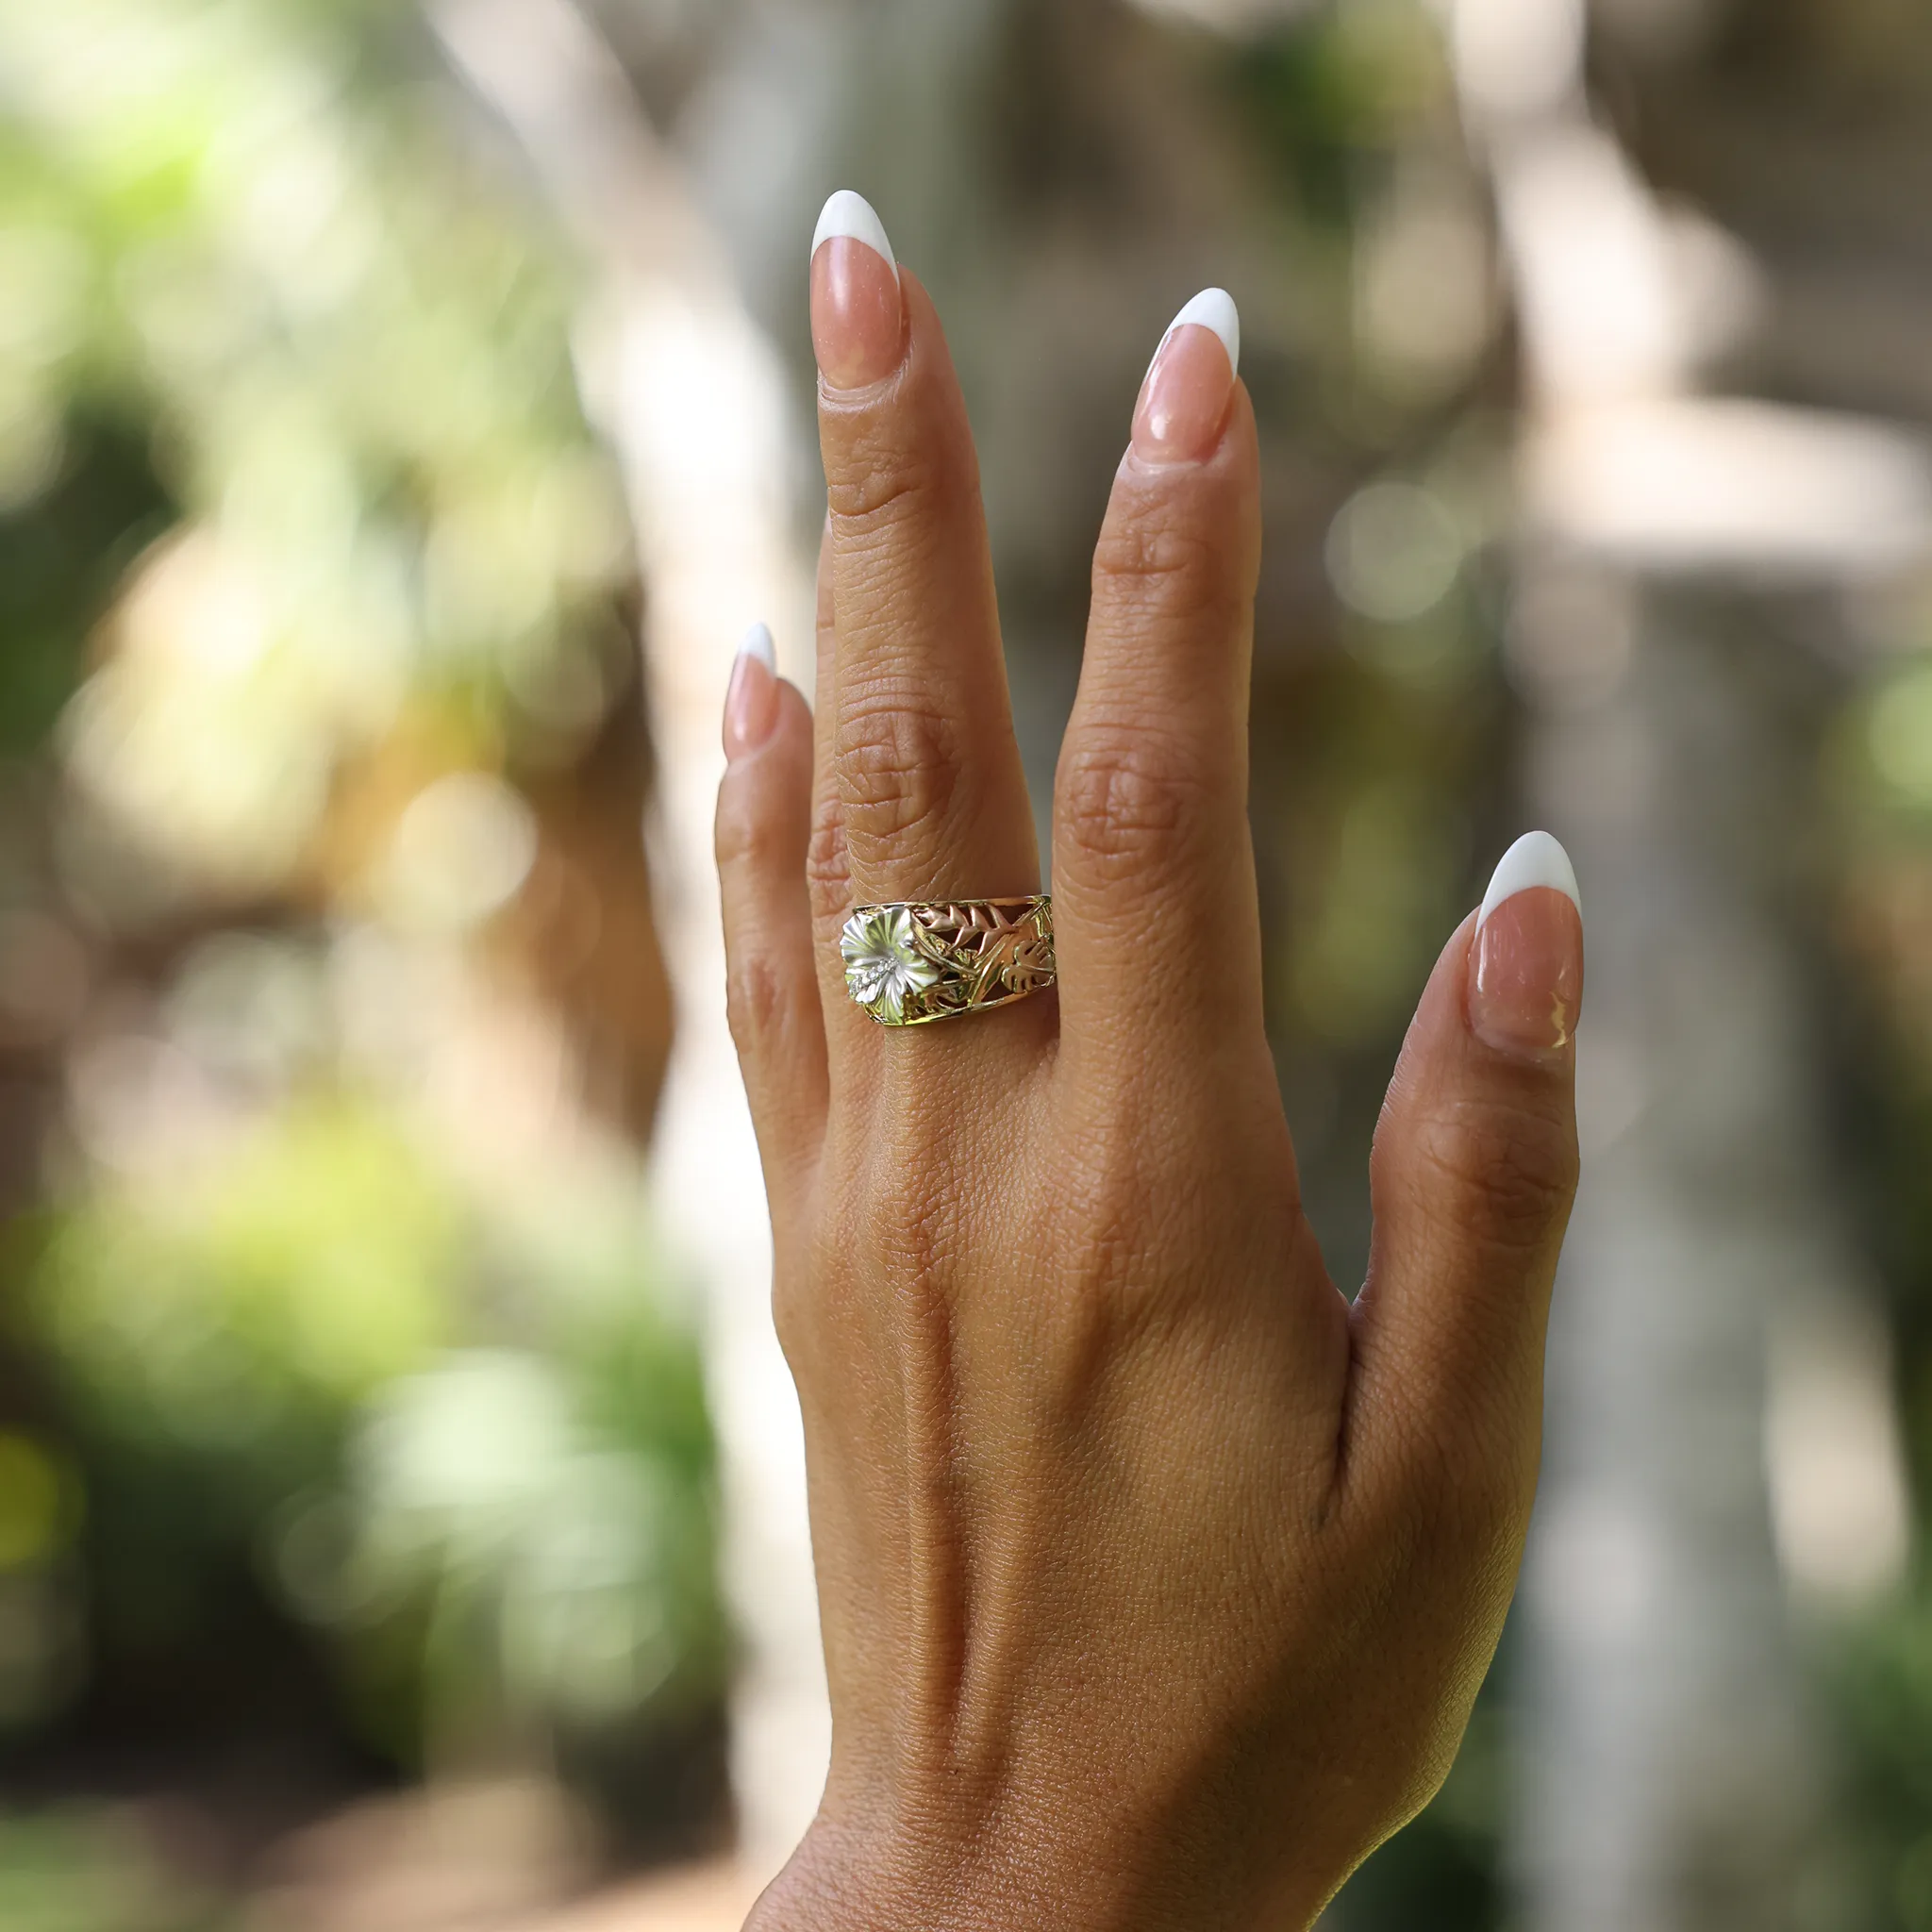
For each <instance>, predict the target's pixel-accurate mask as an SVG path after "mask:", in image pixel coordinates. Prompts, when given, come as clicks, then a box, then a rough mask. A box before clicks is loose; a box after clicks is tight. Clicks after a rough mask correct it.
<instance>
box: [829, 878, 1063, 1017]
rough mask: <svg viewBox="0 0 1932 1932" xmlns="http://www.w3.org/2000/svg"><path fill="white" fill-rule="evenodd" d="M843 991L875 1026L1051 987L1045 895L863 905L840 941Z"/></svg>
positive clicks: (995, 1003)
mask: <svg viewBox="0 0 1932 1932" xmlns="http://www.w3.org/2000/svg"><path fill="white" fill-rule="evenodd" d="M839 952H840V955H841V958H843V959H844V961H845V990H846V991H847V992H848V993H850V994H851V996H852V998H853V1000H854V1001H855V1002H856V1003H857V1004H858V1005H859V1006H861V1007H863V1008H865V1009H866V1011H867V1012H869V1013H870V1014H871V1015H872V1016H873V1018H874V1020H876V1021H878V1023H879V1024H881V1025H882V1026H918V1025H923V1024H925V1023H926V1022H927V1021H929V1020H947V1019H951V1018H953V1017H954V1016H956V1015H957V1014H959V1013H971V1012H976V1011H978V1010H979V1009H980V1008H986V1007H999V1006H1004V1005H1005V1004H1006V1003H1007V1002H1008V1000H1017V999H1024V997H1025V996H1026V994H1028V993H1031V992H1038V991H1040V990H1041V988H1042V987H1045V986H1051V985H1052V984H1053V977H1054V956H1053V906H1052V902H1051V901H1050V900H1048V899H1046V898H1043V897H1041V898H1033V899H956V900H951V901H947V902H945V903H936V904H930V905H927V904H908V905H898V906H860V907H858V908H857V909H856V910H855V911H854V912H853V914H852V917H851V918H850V919H848V920H847V921H846V922H845V927H844V930H843V931H842V932H841V934H840V937H839Z"/></svg>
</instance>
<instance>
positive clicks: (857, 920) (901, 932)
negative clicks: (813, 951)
mask: <svg viewBox="0 0 1932 1932" xmlns="http://www.w3.org/2000/svg"><path fill="white" fill-rule="evenodd" d="M839 954H840V957H841V958H842V959H843V960H844V961H845V990H846V991H847V992H849V993H850V994H851V995H852V997H853V998H854V999H855V1000H857V1001H858V1004H859V1005H860V1006H861V1007H867V1008H871V1009H872V1011H873V1012H874V1013H875V1014H877V1016H878V1017H879V1018H880V1019H882V1020H894V1021H895V1020H898V1019H899V1018H900V1017H901V1016H902V1015H903V1014H904V1012H905V1010H906V1002H907V1000H908V998H909V997H911V996H912V995H913V994H914V993H921V992H924V991H925V990H926V988H927V987H929V986H931V985H932V984H933V982H934V981H935V980H937V979H938V978H939V976H940V969H939V966H938V964H937V963H936V962H935V961H934V960H932V959H930V958H927V957H926V955H925V954H924V953H923V952H921V951H920V949H919V942H918V941H917V940H916V939H915V937H914V934H913V924H912V915H911V913H910V912H908V910H907V909H906V908H905V907H903V906H899V907H890V906H884V907H881V906H873V907H867V908H863V909H862V910H860V911H858V912H855V913H854V914H853V915H852V917H851V918H850V919H848V920H847V921H846V922H845V929H844V931H843V932H841V934H840V935H839Z"/></svg>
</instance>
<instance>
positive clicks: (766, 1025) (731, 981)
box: [724, 947, 791, 1059]
mask: <svg viewBox="0 0 1932 1932" xmlns="http://www.w3.org/2000/svg"><path fill="white" fill-rule="evenodd" d="M790 1005H791V989H790V986H789V984H788V982H787V979H786V977H785V975H784V974H781V973H779V972H778V971H777V970H776V969H775V968H774V965H773V963H772V961H771V959H770V958H767V957H766V956H765V954H763V953H762V952H760V951H758V949H757V948H756V947H753V948H734V949H733V950H732V952H731V955H730V958H729V962H728V965H727V967H726V971H725V975H724V1008H725V1016H726V1018H727V1019H728V1020H729V1022H730V1024H731V1038H732V1041H733V1042H734V1043H735V1044H736V1045H737V1048H738V1051H739V1055H740V1057H741V1058H747V1059H748V1058H750V1057H751V1056H752V1055H753V1054H754V1053H755V1052H756V1051H757V1050H758V1048H759V1047H760V1046H761V1045H762V1044H763V1043H764V1042H765V1041H768V1040H770V1039H771V1038H772V1037H773V1035H774V1033H776V1032H778V1031H780V1030H781V1029H782V1028H783V1026H784V1024H785V1023H786V1019H787V1014H788V1008H789V1007H790Z"/></svg>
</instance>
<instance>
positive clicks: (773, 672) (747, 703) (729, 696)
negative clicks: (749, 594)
mask: <svg viewBox="0 0 1932 1932" xmlns="http://www.w3.org/2000/svg"><path fill="white" fill-rule="evenodd" d="M777 724H778V653H777V649H776V647H775V646H774V644H773V642H772V633H771V630H770V628H769V627H768V626H767V625H762V624H755V625H752V627H751V629H750V630H748V631H747V632H746V633H745V638H744V641H743V643H741V644H740V645H739V647H738V661H737V662H736V663H735V664H733V665H732V667H731V688H730V689H729V690H728V691H726V692H725V693H724V759H725V762H726V763H727V764H730V763H735V762H736V761H737V760H738V759H739V758H743V757H744V755H745V754H746V753H747V752H754V751H756V750H758V746H759V745H761V744H762V743H764V741H766V739H768V738H769V737H771V735H772V733H773V731H774V729H775V728H776V727H777Z"/></svg>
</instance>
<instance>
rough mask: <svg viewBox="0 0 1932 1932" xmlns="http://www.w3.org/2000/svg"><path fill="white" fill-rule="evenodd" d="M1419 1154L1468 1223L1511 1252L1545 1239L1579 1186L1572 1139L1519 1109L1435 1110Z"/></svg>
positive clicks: (1494, 1107) (1422, 1135) (1425, 1168)
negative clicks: (1438, 1112)
mask: <svg viewBox="0 0 1932 1932" xmlns="http://www.w3.org/2000/svg"><path fill="white" fill-rule="evenodd" d="M1417 1144H1418V1152H1419V1155H1420V1157H1421V1159H1422V1163H1423V1166H1424V1171H1425V1172H1426V1173H1427V1174H1429V1175H1431V1176H1432V1177H1433V1178H1435V1179H1436V1180H1437V1181H1439V1182H1441V1183H1442V1184H1443V1185H1444V1186H1446V1188H1447V1189H1448V1191H1449V1192H1450V1194H1451V1196H1452V1197H1453V1198H1454V1199H1455V1200H1457V1202H1458V1203H1459V1204H1460V1206H1461V1210H1462V1216H1463V1219H1464V1221H1465V1223H1466V1224H1469V1225H1471V1226H1472V1227H1474V1229H1475V1230H1477V1231H1479V1232H1480V1234H1481V1235H1482V1237H1483V1238H1484V1239H1485V1240H1487V1241H1491V1242H1494V1243H1495V1244H1497V1245H1498V1246H1501V1247H1503V1248H1506V1249H1509V1250H1522V1251H1527V1250H1530V1249H1534V1248H1536V1247H1538V1246H1540V1245H1541V1243H1542V1242H1543V1241H1545V1240H1547V1239H1548V1237H1549V1234H1550V1230H1551V1228H1552V1226H1553V1224H1555V1223H1556V1221H1557V1218H1558V1217H1559V1216H1560V1214H1561V1213H1562V1211H1563V1209H1564V1208H1565V1207H1566V1206H1567V1205H1568V1203H1569V1201H1570V1198H1571V1196H1572V1195H1573V1194H1574V1192H1575V1191H1576V1179H1577V1169H1578V1159H1577V1151H1576V1137H1575V1135H1574V1133H1571V1132H1568V1131H1565V1130H1563V1129H1561V1128H1559V1127H1558V1126H1557V1124H1555V1123H1554V1122H1552V1121H1549V1120H1546V1119H1541V1118H1538V1117H1536V1116H1535V1115H1533V1114H1531V1113H1528V1112H1526V1111H1524V1110H1523V1109H1521V1108H1513V1107H1507V1106H1495V1105H1488V1104H1486V1105H1477V1106H1471V1107H1465V1108H1457V1109H1456V1110H1454V1111H1452V1112H1449V1113H1446V1114H1441V1115H1436V1116H1433V1117H1432V1118H1431V1119H1429V1120H1428V1121H1426V1122H1425V1123H1424V1127H1423V1132H1422V1133H1421V1135H1420V1136H1419V1139H1418V1143H1417Z"/></svg>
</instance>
